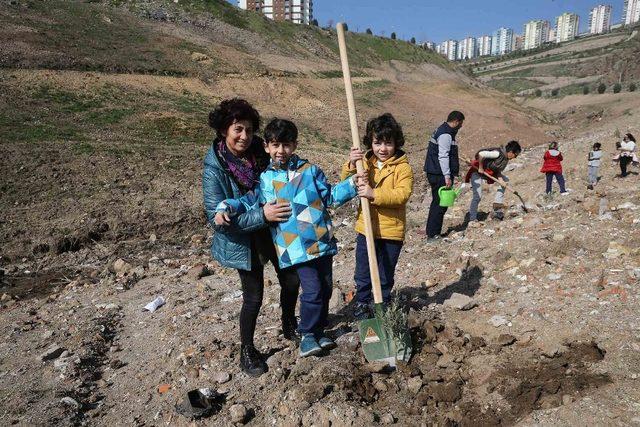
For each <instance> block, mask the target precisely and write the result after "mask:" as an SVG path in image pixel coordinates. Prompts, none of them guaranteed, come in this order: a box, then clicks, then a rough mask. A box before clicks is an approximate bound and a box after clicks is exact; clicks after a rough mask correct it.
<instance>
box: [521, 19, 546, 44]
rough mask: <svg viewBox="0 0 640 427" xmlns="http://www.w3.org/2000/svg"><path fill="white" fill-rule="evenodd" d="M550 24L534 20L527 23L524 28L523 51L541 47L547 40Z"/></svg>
mask: <svg viewBox="0 0 640 427" xmlns="http://www.w3.org/2000/svg"><path fill="white" fill-rule="evenodd" d="M550 30H551V23H550V22H549V21H543V20H534V21H529V22H527V23H526V24H525V26H524V46H523V49H525V50H529V49H535V48H537V47H540V46H542V44H543V43H546V42H547V41H548V40H549V31H550Z"/></svg>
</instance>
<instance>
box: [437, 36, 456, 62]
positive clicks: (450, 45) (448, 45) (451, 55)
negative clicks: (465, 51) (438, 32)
mask: <svg viewBox="0 0 640 427" xmlns="http://www.w3.org/2000/svg"><path fill="white" fill-rule="evenodd" d="M441 46H442V47H441V51H440V53H441V54H442V55H444V56H446V57H447V59H448V60H449V61H455V60H456V58H457V57H458V41H457V40H447V41H444V42H442V45H441Z"/></svg>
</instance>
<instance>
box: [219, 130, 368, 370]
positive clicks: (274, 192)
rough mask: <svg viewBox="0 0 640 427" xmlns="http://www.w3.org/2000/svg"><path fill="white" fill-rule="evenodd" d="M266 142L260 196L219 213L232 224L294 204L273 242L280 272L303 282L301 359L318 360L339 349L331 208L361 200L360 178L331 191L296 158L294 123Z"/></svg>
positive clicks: (226, 204) (223, 206) (226, 205)
mask: <svg viewBox="0 0 640 427" xmlns="http://www.w3.org/2000/svg"><path fill="white" fill-rule="evenodd" d="M264 136H265V138H264V147H265V151H266V152H267V153H268V154H269V156H270V157H271V164H270V165H269V167H268V168H267V169H266V170H265V171H264V172H263V173H262V174H261V175H260V185H259V187H258V190H256V192H255V193H247V194H246V195H245V196H243V197H242V198H241V199H236V200H232V199H229V200H225V201H223V202H221V203H220V204H219V205H218V207H217V209H216V210H217V211H218V215H223V216H225V218H226V219H227V220H228V218H229V216H232V215H238V214H242V213H244V212H246V211H247V210H249V209H252V208H254V207H257V206H261V205H264V204H266V203H270V202H273V201H274V200H277V201H278V202H279V203H281V202H288V203H290V205H291V210H292V214H291V217H289V219H288V220H287V221H285V222H281V223H277V224H271V227H270V229H271V236H272V238H273V242H274V244H275V246H276V252H277V253H278V261H279V264H280V268H283V269H284V268H294V269H296V272H297V273H298V277H299V278H300V285H301V287H302V293H301V294H300V324H299V326H298V329H299V331H300V334H301V336H302V339H301V341H300V356H302V357H306V356H312V355H316V354H318V353H320V352H321V351H322V350H323V349H324V350H329V349H332V348H335V346H336V344H335V342H334V341H333V340H331V339H330V338H329V337H327V336H326V335H325V332H324V330H325V328H326V326H327V317H328V313H329V300H330V299H331V293H332V290H333V266H332V264H333V256H334V255H335V254H336V253H337V252H338V248H337V245H336V239H335V237H334V236H333V224H332V222H331V216H330V215H329V211H328V208H329V207H338V206H340V205H342V204H344V203H346V202H348V201H349V200H351V199H352V198H353V197H355V196H356V194H357V189H356V183H355V181H356V179H358V178H360V176H354V177H350V178H348V179H345V180H344V181H342V182H340V183H338V184H336V185H335V186H331V185H330V184H329V183H328V181H327V178H326V176H325V175H324V173H323V172H322V170H320V168H319V167H318V166H316V165H312V164H311V163H309V162H308V161H307V160H304V159H301V158H299V157H298V156H297V155H295V154H294V152H295V150H296V148H297V144H298V142H297V141H298V129H297V128H296V126H295V124H293V123H292V122H291V121H289V120H282V119H273V120H272V121H271V122H270V123H269V124H268V125H267V127H266V128H265V131H264Z"/></svg>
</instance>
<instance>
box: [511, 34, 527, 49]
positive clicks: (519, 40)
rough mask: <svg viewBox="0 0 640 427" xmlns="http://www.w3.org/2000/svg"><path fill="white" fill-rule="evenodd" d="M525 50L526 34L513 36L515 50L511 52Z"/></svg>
mask: <svg viewBox="0 0 640 427" xmlns="http://www.w3.org/2000/svg"><path fill="white" fill-rule="evenodd" d="M523 49H524V34H514V35H513V48H512V49H511V50H514V51H515V50H523Z"/></svg>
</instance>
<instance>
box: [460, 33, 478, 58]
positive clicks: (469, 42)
mask: <svg viewBox="0 0 640 427" xmlns="http://www.w3.org/2000/svg"><path fill="white" fill-rule="evenodd" d="M459 46H460V59H462V60H465V59H473V58H476V57H477V56H478V43H477V41H476V39H475V37H467V38H465V39H463V40H460V43H459Z"/></svg>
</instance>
